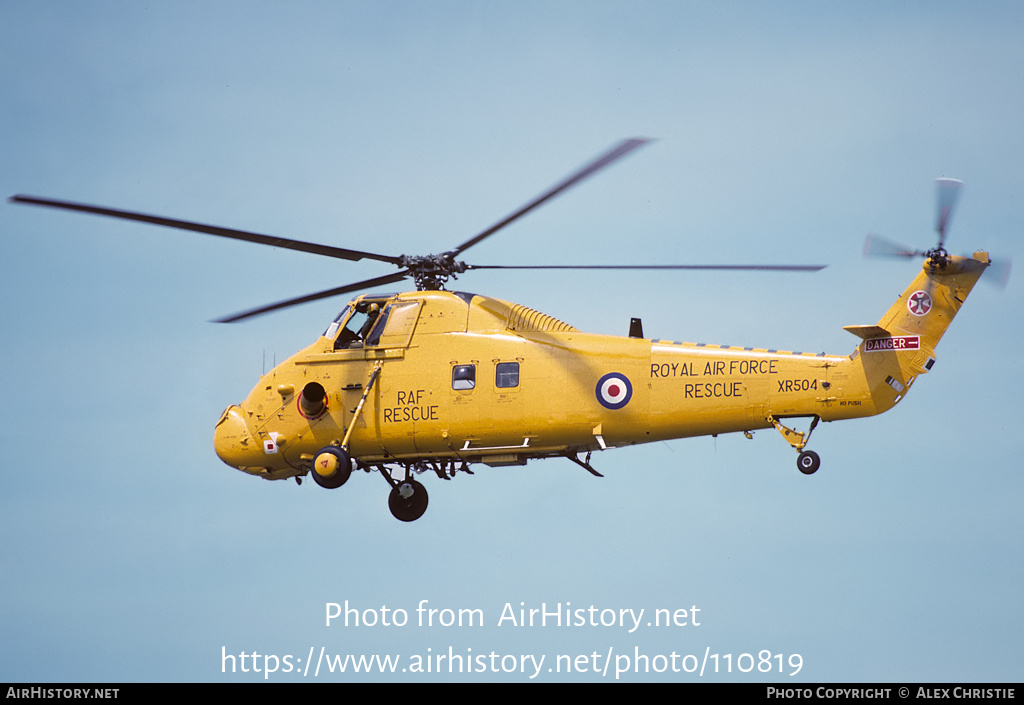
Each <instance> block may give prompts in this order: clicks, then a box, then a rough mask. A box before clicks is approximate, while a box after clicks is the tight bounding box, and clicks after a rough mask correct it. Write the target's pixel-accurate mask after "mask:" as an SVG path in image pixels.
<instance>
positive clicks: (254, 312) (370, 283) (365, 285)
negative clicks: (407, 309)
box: [213, 270, 409, 323]
mask: <svg viewBox="0 0 1024 705" xmlns="http://www.w3.org/2000/svg"><path fill="white" fill-rule="evenodd" d="M407 276H409V270H404V271H401V272H398V273H396V274H387V275H385V276H383V277H376V278H374V279H367V280H366V281H361V282H356V283H355V284H347V285H345V286H339V287H337V288H335V289H327V290H326V291H318V292H317V293H315V294H307V295H306V296H300V297H298V298H295V299H288V300H287V301H279V302H277V303H276V304H269V305H267V306H260V307H259V308H254V309H251V310H249V311H242V312H241V313H236V314H233V315H230V316H225V317H224V318H215V319H214V320H213V322H214V323H234V322H236V321H241V320H243V319H246V318H252V317H253V316H259V315H262V314H264V313H270V312H271V311H277V310H279V309H282V308H288V307H289V306H297V305H299V304H305V303H309V302H310V301H319V300H320V299H327V298H330V297H331V296H339V295H341V294H347V293H350V292H353V291H359V290H361V289H369V288H370V287H374V286H378V285H380V284H391V283H392V282H398V281H402V280H403V279H405V278H406V277H407Z"/></svg>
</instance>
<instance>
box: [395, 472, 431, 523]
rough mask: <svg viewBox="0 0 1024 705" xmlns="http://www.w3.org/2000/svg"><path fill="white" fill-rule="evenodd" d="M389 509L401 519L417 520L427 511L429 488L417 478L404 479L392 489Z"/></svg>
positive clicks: (396, 517)
mask: <svg viewBox="0 0 1024 705" xmlns="http://www.w3.org/2000/svg"><path fill="white" fill-rule="evenodd" d="M388 509H390V510H391V513H392V514H393V515H394V516H395V519H398V520H399V521H416V520H417V519H419V518H420V517H421V516H423V512H425V511H427V488H426V487H424V486H423V485H421V484H420V483H418V482H416V480H404V481H402V482H399V483H398V484H397V485H395V486H394V487H393V488H392V489H391V494H390V495H388Z"/></svg>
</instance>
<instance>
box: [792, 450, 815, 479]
mask: <svg viewBox="0 0 1024 705" xmlns="http://www.w3.org/2000/svg"><path fill="white" fill-rule="evenodd" d="M796 466H797V468H798V469H799V470H800V472H802V473H803V474H804V475H813V474H814V472H815V471H816V470H817V469H818V468H819V467H820V466H821V458H819V457H818V454H817V453H815V452H814V451H813V450H805V451H804V452H803V453H801V454H800V455H799V456H798V457H797V459H796Z"/></svg>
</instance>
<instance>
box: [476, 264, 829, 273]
mask: <svg viewBox="0 0 1024 705" xmlns="http://www.w3.org/2000/svg"><path fill="white" fill-rule="evenodd" d="M827 266H828V265H825V264H533V265H531V264H527V265H514V264H467V265H466V269H695V270H702V269H708V270H715V269H719V270H741V271H747V270H764V271H773V272H818V271H820V270H822V269H824V268H825V267H827Z"/></svg>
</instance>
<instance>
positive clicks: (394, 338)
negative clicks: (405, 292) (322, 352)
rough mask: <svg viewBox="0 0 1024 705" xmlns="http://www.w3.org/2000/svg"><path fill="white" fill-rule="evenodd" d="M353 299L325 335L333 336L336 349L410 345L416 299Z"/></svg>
mask: <svg viewBox="0 0 1024 705" xmlns="http://www.w3.org/2000/svg"><path fill="white" fill-rule="evenodd" d="M385 304H386V300H381V301H372V300H371V301H366V300H362V301H358V302H353V303H352V304H350V305H349V307H348V308H346V309H345V310H344V311H342V312H341V313H340V314H339V315H338V317H337V318H336V319H334V322H333V323H332V324H331V325H330V327H329V328H328V329H327V332H325V333H324V335H325V336H326V337H328V338H331V337H333V336H335V335H336V336H337V337H335V338H334V349H335V350H348V349H353V348H362V347H368V348H377V347H380V348H399V347H405V346H407V345H408V344H409V339H410V338H411V337H412V332H413V329H414V328H415V327H416V320H417V319H418V318H419V310H420V302H419V301H392V302H391V303H389V304H386V305H385Z"/></svg>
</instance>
